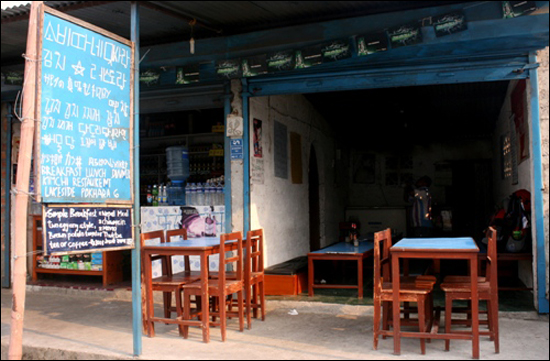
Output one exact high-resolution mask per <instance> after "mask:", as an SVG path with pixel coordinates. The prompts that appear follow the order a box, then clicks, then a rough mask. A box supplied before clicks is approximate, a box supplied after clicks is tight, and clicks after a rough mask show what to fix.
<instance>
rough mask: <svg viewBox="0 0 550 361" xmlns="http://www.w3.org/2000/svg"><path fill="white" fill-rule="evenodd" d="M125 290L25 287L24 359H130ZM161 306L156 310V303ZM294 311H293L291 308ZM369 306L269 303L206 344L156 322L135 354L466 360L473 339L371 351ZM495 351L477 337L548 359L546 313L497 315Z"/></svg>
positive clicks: (507, 355) (486, 351)
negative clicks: (244, 324) (263, 312)
mask: <svg viewBox="0 0 550 361" xmlns="http://www.w3.org/2000/svg"><path fill="white" fill-rule="evenodd" d="M129 297H130V296H129V292H127V291H124V290H120V291H115V292H105V291H83V290H70V289H61V288H49V287H28V292H27V303H26V313H25V332H24V357H25V358H26V359H132V358H133V356H132V352H133V346H132V345H133V343H132V326H131V320H132V306H131V302H130V300H129ZM159 310H160V308H159ZM291 310H296V311H297V313H298V314H297V315H290V314H289V311H291ZM372 311H373V309H372V306H351V305H334V304H322V303H311V302H294V301H269V302H268V313H267V320H266V321H265V322H261V321H259V320H253V327H252V330H245V332H244V333H240V332H238V330H237V321H236V320H230V321H229V326H228V340H227V341H226V342H225V343H222V342H221V338H220V332H219V329H217V328H214V329H211V342H210V343H209V344H204V343H203V342H202V339H201V333H200V331H199V329H197V328H191V336H190V338H189V339H188V340H184V339H182V338H180V337H179V336H178V332H177V329H176V327H175V326H173V325H171V326H166V325H160V324H157V325H156V330H157V335H156V337H155V338H153V339H149V338H147V337H143V354H142V355H141V357H139V359H166V360H168V359H182V360H186V359H193V360H195V359H298V360H300V359H428V360H435V359H438V360H439V359H466V360H468V359H471V352H472V351H471V349H472V348H471V343H470V342H468V341H453V342H452V343H451V351H450V352H444V351H443V348H444V342H443V341H440V340H434V341H432V343H431V344H427V354H426V355H424V356H423V355H421V354H420V346H419V342H418V340H415V339H403V340H402V352H401V356H395V355H393V342H392V340H391V339H387V340H380V345H379V349H378V350H377V351H374V350H373V349H372ZM10 312H11V293H10V291H9V290H2V325H1V326H2V328H1V331H2V359H6V356H7V347H8V344H9V329H10ZM500 332H501V338H500V344H501V352H500V354H495V353H494V347H493V343H492V342H491V341H489V340H488V338H485V337H482V339H481V342H480V347H481V359H487V360H489V359H495V360H497V359H499V360H500V359H518V360H520V359H521V360H540V359H545V360H548V359H549V344H548V342H549V322H548V316H539V315H537V314H536V313H534V312H509V313H508V312H501V314H500Z"/></svg>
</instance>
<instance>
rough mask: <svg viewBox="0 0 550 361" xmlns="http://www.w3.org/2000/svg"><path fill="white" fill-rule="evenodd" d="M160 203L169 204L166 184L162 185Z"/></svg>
mask: <svg viewBox="0 0 550 361" xmlns="http://www.w3.org/2000/svg"><path fill="white" fill-rule="evenodd" d="M160 204H161V205H163V206H167V205H168V193H167V191H166V186H162V188H161V192H160Z"/></svg>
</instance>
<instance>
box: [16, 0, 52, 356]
mask: <svg viewBox="0 0 550 361" xmlns="http://www.w3.org/2000/svg"><path fill="white" fill-rule="evenodd" d="M42 3H43V2H42V1H33V2H32V3H31V12H30V16H29V32H28V34H27V50H26V53H25V80H24V82H23V118H22V119H21V121H22V124H21V143H20V147H19V158H18V164H17V184H16V186H15V229H14V237H15V245H14V250H13V251H14V261H13V296H12V302H13V305H12V311H11V326H10V346H9V351H8V356H9V359H10V360H20V359H21V358H22V357H23V319H24V316H25V298H26V287H27V257H26V255H27V218H28V216H29V214H28V203H29V193H28V192H29V180H30V174H31V159H32V153H33V141H34V123H35V120H36V114H37V112H36V106H37V105H36V81H37V79H36V78H37V74H36V72H37V65H38V61H39V60H40V59H39V58H38V57H39V52H38V45H37V44H38V30H39V24H38V23H39V17H40V15H39V14H40V8H41V7H42Z"/></svg>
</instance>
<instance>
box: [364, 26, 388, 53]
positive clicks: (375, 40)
mask: <svg viewBox="0 0 550 361" xmlns="http://www.w3.org/2000/svg"><path fill="white" fill-rule="evenodd" d="M387 50H388V38H387V36H386V33H382V32H379V33H374V34H368V35H360V36H358V37H357V55H359V56H365V55H370V54H374V53H378V52H381V51H387Z"/></svg>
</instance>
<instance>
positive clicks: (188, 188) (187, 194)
mask: <svg viewBox="0 0 550 361" xmlns="http://www.w3.org/2000/svg"><path fill="white" fill-rule="evenodd" d="M190 194H191V184H190V183H187V184H186V185H185V204H186V205H189V204H191V199H190V198H189V197H190Z"/></svg>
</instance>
